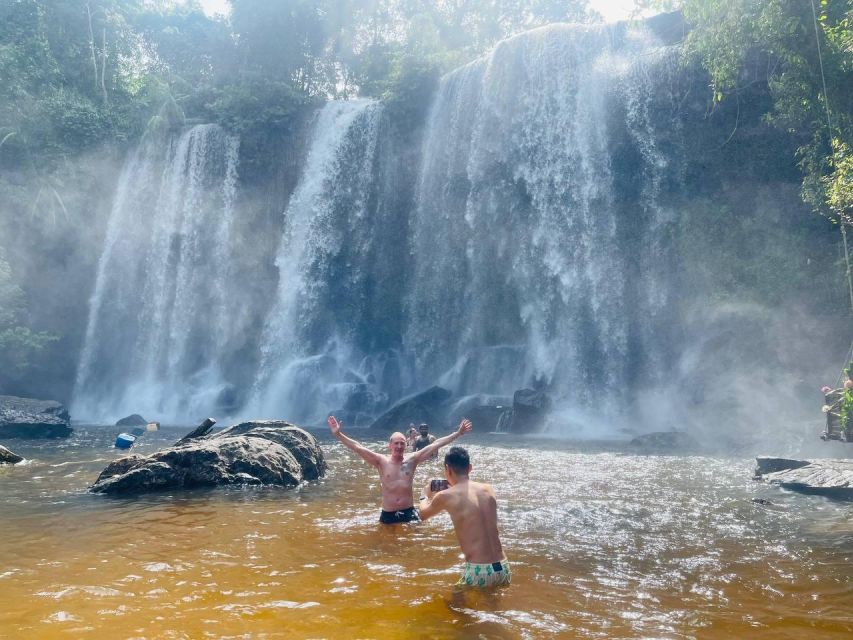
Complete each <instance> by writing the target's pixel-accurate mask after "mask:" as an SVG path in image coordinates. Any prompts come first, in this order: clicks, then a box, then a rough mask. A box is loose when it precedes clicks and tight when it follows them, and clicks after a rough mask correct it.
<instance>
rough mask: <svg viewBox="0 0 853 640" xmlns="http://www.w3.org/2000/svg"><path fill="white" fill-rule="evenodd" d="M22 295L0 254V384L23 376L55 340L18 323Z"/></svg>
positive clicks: (47, 334)
mask: <svg viewBox="0 0 853 640" xmlns="http://www.w3.org/2000/svg"><path fill="white" fill-rule="evenodd" d="M23 312H24V294H23V291H22V290H21V288H20V287H19V286H18V285H17V284H16V283H15V282H14V280H13V278H12V271H11V269H10V267H9V264H8V263H7V262H6V261H5V259H4V258H3V255H2V253H0V383H2V382H3V381H4V379H5V380H6V381H8V380H14V379H15V378H18V377H21V376H23V375H26V373H27V371H28V369H29V367H30V364H31V361H32V358H33V356H34V355H35V354H37V353H38V352H40V351H42V350H43V349H44V348H45V347H46V346H47V345H48V344H50V343H51V342H54V341H55V340H57V337H56V336H54V335H51V334H49V333H47V332H35V331H32V330H31V329H29V328H28V327H25V326H22V325H21V324H19V317H20V316H21V315H22V314H23Z"/></svg>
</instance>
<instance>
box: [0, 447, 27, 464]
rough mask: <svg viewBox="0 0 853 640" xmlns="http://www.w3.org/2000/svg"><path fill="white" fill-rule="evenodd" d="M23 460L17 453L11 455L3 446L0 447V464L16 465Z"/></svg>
mask: <svg viewBox="0 0 853 640" xmlns="http://www.w3.org/2000/svg"><path fill="white" fill-rule="evenodd" d="M23 461H24V459H23V458H22V457H21V456H19V455H18V454H17V453H12V452H11V451H9V450H8V449H7V448H6V447H4V446H3V445H0V464H18V463H19V462H23Z"/></svg>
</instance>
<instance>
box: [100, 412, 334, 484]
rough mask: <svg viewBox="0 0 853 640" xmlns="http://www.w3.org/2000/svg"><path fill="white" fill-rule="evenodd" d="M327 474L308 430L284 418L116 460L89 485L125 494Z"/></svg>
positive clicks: (286, 480)
mask: <svg viewBox="0 0 853 640" xmlns="http://www.w3.org/2000/svg"><path fill="white" fill-rule="evenodd" d="M325 473H326V459H325V457H324V455H323V451H322V449H320V445H319V444H318V443H317V440H316V439H315V438H314V436H312V435H311V434H310V433H308V432H306V431H303V430H302V429H300V428H299V427H296V426H294V425H292V424H289V423H287V422H282V421H275V420H264V421H257V422H244V423H241V424H238V425H235V426H233V427H230V428H228V429H225V430H224V431H220V432H219V433H215V434H212V435H207V436H204V437H200V438H194V439H192V440H189V441H185V442H182V443H180V444H177V445H175V446H173V447H170V448H169V449H165V450H163V451H158V452H156V453H153V454H151V455H147V456H140V455H131V456H127V457H124V458H120V459H119V460H116V461H114V462H112V463H111V464H110V465H108V466H107V468H106V469H104V470H103V471H102V472H101V475H100V476H98V479H97V480H96V481H95V484H94V485H92V486H91V487H90V491H93V492H94V493H108V494H126V493H141V492H147V491H158V490H164V489H182V488H193V487H211V486H217V485H275V486H282V487H294V486H296V485H298V484H299V483H301V482H302V481H303V480H314V479H316V478H319V477H321V476H323V475H325Z"/></svg>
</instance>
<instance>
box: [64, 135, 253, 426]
mask: <svg viewBox="0 0 853 640" xmlns="http://www.w3.org/2000/svg"><path fill="white" fill-rule="evenodd" d="M237 152H238V141H237V139H236V138H235V137H233V136H230V135H226V134H225V133H224V132H223V131H222V130H221V129H220V128H219V127H218V126H216V125H209V124H207V125H197V126H194V127H192V128H190V129H188V130H187V131H185V132H184V133H183V134H182V135H180V136H179V137H178V138H177V139H176V140H175V139H169V140H166V141H164V140H163V139H162V138H161V137H160V136H156V135H151V136H149V138H148V139H147V140H145V141H144V142H143V143H142V144H141V145H140V147H139V149H137V151H136V152H135V153H134V154H133V155H132V156H131V157H130V158H129V160H128V162H127V164H126V166H125V167H124V169H123V171H122V175H121V178H120V181H119V186H118V191H117V193H116V197H115V202H114V205H113V210H112V213H111V217H110V221H109V225H108V228H107V238H106V243H105V248H104V251H103V254H102V255H101V258H100V261H99V264H98V273H97V280H96V285H95V291H94V295H93V297H92V301H91V305H90V316H89V323H88V326H87V330H86V338H85V343H84V347H83V352H82V356H81V359H80V364H79V368H78V373H77V380H76V386H75V394H74V402H73V410H74V412H75V414H76V415H78V416H81V417H86V418H87V419H94V420H111V419H115V417H116V416H117V415H118V414H122V413H125V412H128V411H130V410H132V411H134V412H138V413H141V414H143V415H145V416H150V417H151V418H152V419H153V418H155V417H156V418H158V419H164V420H194V419H196V418H197V417H199V416H200V415H206V413H207V412H209V411H210V408H211V406H214V405H216V403H217V398H218V396H219V395H220V393H222V391H223V390H224V389H225V388H226V382H225V377H224V375H223V373H222V371H221V365H222V362H223V360H224V356H225V354H226V353H227V352H228V349H229V341H230V340H231V339H232V337H233V336H232V333H233V328H232V327H231V326H230V322H229V318H230V317H231V314H230V313H229V309H228V305H227V303H228V299H229V298H228V296H229V291H230V290H231V289H232V288H233V286H234V285H233V283H232V282H231V281H230V280H231V278H230V266H229V265H230V264H231V258H232V256H231V245H230V240H231V227H232V223H233V217H234V197H235V191H236V184H237V155H238V154H237Z"/></svg>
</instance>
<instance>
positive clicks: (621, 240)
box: [405, 25, 672, 422]
mask: <svg viewBox="0 0 853 640" xmlns="http://www.w3.org/2000/svg"><path fill="white" fill-rule="evenodd" d="M665 59H666V55H665V53H664V52H663V50H662V47H661V46H660V45H659V44H657V43H656V42H655V41H654V40H653V39H652V38H651V37H650V36H649V35H648V34H646V33H644V32H641V31H624V30H623V29H621V28H620V29H618V30H617V29H614V28H612V27H601V28H592V29H590V28H581V27H575V26H568V25H553V26H549V27H544V28H542V29H538V30H535V31H532V32H528V33H525V34H522V35H520V36H517V37H515V38H511V39H509V40H506V41H504V42H502V43H500V44H499V45H498V46H497V47H496V48H495V50H494V51H493V52H492V53H491V54H490V55H489V56H487V57H486V58H483V59H480V60H477V61H475V62H473V63H471V64H469V65H467V66H466V67H463V68H461V69H459V70H457V71H455V72H453V73H451V74H449V75H448V76H446V77H444V78H443V79H442V81H441V84H440V87H439V90H438V94H437V96H436V99H435V102H434V104H433V106H432V110H431V113H430V116H429V122H428V126H427V132H426V137H425V142H424V156H423V167H422V173H421V176H420V180H419V185H418V193H417V208H416V211H415V215H414V218H413V220H412V223H411V233H412V245H413V249H414V250H413V254H414V259H415V265H414V270H413V271H414V276H413V281H412V283H411V286H410V295H409V297H408V300H407V311H408V319H409V322H408V329H407V332H406V335H405V343H406V346H407V347H408V349H409V350H411V352H413V353H415V354H416V355H417V361H418V369H419V371H420V372H421V374H422V375H424V376H425V378H426V379H430V378H432V379H436V378H438V377H439V376H441V380H442V382H443V383H444V384H446V385H448V386H450V387H451V388H452V390H453V391H454V392H455V393H456V394H458V395H464V394H473V393H483V392H485V393H488V392H491V393H512V391H513V390H514V389H518V388H520V387H523V386H529V385H530V384H531V383H534V384H535V383H544V384H547V385H549V387H550V389H551V390H552V391H553V393H554V395H555V396H556V398H557V399H558V402H559V405H560V407H561V408H562V409H564V412H563V415H562V421H563V422H565V421H566V418H568V417H570V416H571V414H572V412H576V411H579V412H581V413H582V412H583V410H584V409H587V408H590V407H591V406H592V405H593V404H594V403H595V405H596V413H597V414H598V415H605V416H606V415H607V414H608V407H605V406H603V404H604V399H605V398H606V397H607V396H608V395H609V392H612V391H616V390H618V389H622V390H624V389H628V388H630V387H631V386H632V384H631V380H630V377H631V375H632V374H634V373H636V372H638V371H642V370H648V369H649V368H651V367H652V366H653V363H655V362H660V361H661V358H662V357H663V356H661V355H660V354H659V353H657V350H659V343H660V342H663V341H664V338H663V337H656V336H655V335H654V331H653V330H652V329H650V328H649V325H648V324H643V323H642V322H641V321H638V320H637V319H638V318H643V317H647V318H648V317H651V318H656V317H658V316H660V315H661V314H662V312H663V310H664V309H665V307H666V304H667V295H668V294H667V293H666V287H667V278H660V276H661V275H662V274H661V271H665V269H666V265H668V264H669V262H670V257H669V256H668V255H667V247H666V243H665V242H661V241H659V240H656V239H655V238H660V237H662V236H665V233H664V231H665V227H666V226H667V224H668V223H669V221H670V220H671V218H672V216H671V214H669V213H667V211H666V210H665V208H664V207H662V206H661V205H659V204H658V203H657V201H656V197H657V194H658V191H659V186H660V182H661V180H662V174H663V173H665V172H666V171H667V170H668V160H667V158H666V157H665V156H664V155H663V154H662V153H661V152H660V150H659V149H657V147H656V144H655V131H654V128H653V126H652V125H651V122H650V116H649V103H651V102H652V100H653V98H654V96H655V92H657V91H659V89H658V87H659V85H653V83H652V82H650V80H649V74H650V73H651V72H650V71H649V68H654V69H657V68H659V67H665V64H663V62H664V61H665ZM618 139H625V140H627V143H628V144H629V145H633V147H634V150H633V153H634V155H636V156H637V160H638V166H636V167H634V168H633V169H632V172H633V174H634V175H630V176H625V175H620V173H619V172H620V167H618V166H616V165H617V164H618V163H617V157H616V154H615V152H614V140H618ZM619 153H620V154H624V153H625V150H624V149H619ZM638 180H639V181H640V182H641V184H642V186H641V187H640V189H639V193H635V194H633V195H634V198H633V199H632V201H631V202H626V194H625V191H626V190H625V188H624V187H623V186H622V183H623V182H628V183H631V182H637V181H638ZM626 219H627V222H626ZM627 236H631V238H632V239H629V240H627V242H628V243H629V244H630V243H633V245H632V246H631V247H630V248H631V249H632V250H633V251H634V252H636V253H637V254H639V255H633V256H632V257H630V258H629V257H626V252H625V251H624V249H625V248H626V237H627ZM629 255H630V254H629ZM442 374H443V375H442ZM619 395H620V396H622V397H624V393H620V394H619ZM617 414H618V411H617V408H615V407H614V408H611V411H610V415H611V416H614V415H617Z"/></svg>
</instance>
